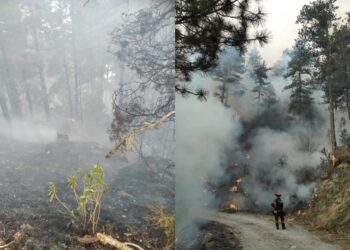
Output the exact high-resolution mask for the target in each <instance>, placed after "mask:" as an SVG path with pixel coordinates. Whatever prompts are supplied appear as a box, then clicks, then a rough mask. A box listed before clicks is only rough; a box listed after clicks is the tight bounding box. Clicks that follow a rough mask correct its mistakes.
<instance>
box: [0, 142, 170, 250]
mask: <svg viewBox="0 0 350 250" xmlns="http://www.w3.org/2000/svg"><path fill="white" fill-rule="evenodd" d="M0 141H1V144H0V190H1V192H0V201H1V203H0V241H2V242H9V241H11V240H12V239H13V235H14V234H15V232H16V231H18V230H19V228H20V226H21V225H23V224H29V225H31V226H32V228H33V229H32V230H30V231H29V232H28V233H27V234H26V236H25V238H24V240H23V247H24V249H109V248H107V247H105V246H102V245H99V244H95V245H81V244H79V242H78V241H77V240H76V236H82V235H83V234H84V232H82V231H80V230H79V228H77V227H76V226H74V225H72V224H71V223H70V219H69V217H68V216H67V215H66V214H65V213H64V211H63V210H62V209H61V207H60V206H59V205H57V204H56V203H51V202H50V201H49V200H48V185H49V183H50V182H55V183H57V186H58V195H59V196H60V197H61V198H62V200H66V201H68V202H69V201H72V196H71V194H70V192H69V190H68V189H67V188H66V186H65V182H66V179H67V177H68V176H69V175H72V174H74V173H75V171H76V170H77V169H78V168H81V169H83V170H88V169H89V168H90V167H91V166H92V165H93V164H95V163H100V164H101V165H102V166H103V167H104V170H105V172H106V182H107V184H108V186H109V190H108V192H107V194H106V196H105V197H104V200H103V205H102V211H101V222H100V230H99V231H101V232H105V233H106V234H109V235H111V236H113V237H114V238H116V239H118V240H120V241H129V242H133V243H136V244H139V245H140V246H142V247H143V248H145V249H161V246H162V244H164V242H165V236H164V234H163V232H162V231H161V230H159V229H157V228H156V227H155V226H154V225H151V224H150V223H149V222H147V221H145V219H144V217H145V216H146V215H147V214H148V213H149V210H148V208H147V207H148V206H149V205H152V204H155V203H160V204H162V205H163V206H165V207H166V208H167V209H168V210H170V211H173V209H174V173H173V169H169V168H167V167H168V166H169V165H170V163H169V162H168V161H166V160H159V159H152V158H149V159H147V165H146V164H145V162H144V161H143V160H138V161H135V162H133V163H125V162H122V161H120V160H118V158H116V157H112V158H110V159H106V158H105V157H104V156H105V154H106V152H108V148H104V147H102V146H100V145H98V144H96V143H86V142H66V141H61V142H53V143H48V144H38V143H25V144H24V143H21V142H18V141H17V142H16V141H12V140H8V139H5V138H0ZM71 205H72V206H73V207H74V204H73V203H71Z"/></svg>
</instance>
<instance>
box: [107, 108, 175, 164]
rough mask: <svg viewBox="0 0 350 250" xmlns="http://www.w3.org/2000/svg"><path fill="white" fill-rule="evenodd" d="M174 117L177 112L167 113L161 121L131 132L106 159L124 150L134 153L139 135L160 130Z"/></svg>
mask: <svg viewBox="0 0 350 250" xmlns="http://www.w3.org/2000/svg"><path fill="white" fill-rule="evenodd" d="M173 115H175V111H171V112H169V113H167V114H166V115H165V116H163V117H162V118H161V119H159V120H157V121H155V122H153V123H148V122H145V123H144V125H143V126H141V127H139V128H135V129H133V130H132V131H131V132H129V133H128V134H127V135H126V136H125V137H124V139H123V140H122V141H121V142H120V143H119V144H117V145H115V146H114V148H112V149H111V150H110V151H109V152H108V154H107V155H106V158H109V157H111V156H112V155H113V154H115V153H116V152H117V151H123V150H126V151H128V152H130V151H134V150H135V148H134V145H133V144H134V141H135V138H136V136H138V135H140V134H142V133H144V132H146V131H148V130H151V129H157V128H160V127H161V126H162V124H163V123H164V122H165V121H166V120H167V119H169V118H170V117H171V116H173Z"/></svg>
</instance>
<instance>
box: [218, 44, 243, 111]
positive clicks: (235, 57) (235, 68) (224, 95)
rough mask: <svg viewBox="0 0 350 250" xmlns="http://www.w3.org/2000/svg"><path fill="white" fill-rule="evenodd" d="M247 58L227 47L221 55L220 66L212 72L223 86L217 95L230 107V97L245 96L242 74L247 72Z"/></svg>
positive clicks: (219, 88)
mask: <svg viewBox="0 0 350 250" xmlns="http://www.w3.org/2000/svg"><path fill="white" fill-rule="evenodd" d="M244 64H245V58H244V56H243V55H242V54H240V53H239V51H237V50H236V49H235V48H230V47H227V48H225V49H224V51H223V52H222V53H221V54H220V57H219V63H218V66H217V67H216V68H215V69H214V71H213V72H212V74H213V77H214V79H215V80H217V81H220V82H221V83H222V84H221V85H220V86H219V87H218V90H219V91H218V92H216V93H215V95H216V96H217V97H219V99H220V101H221V102H222V103H223V104H224V105H225V106H228V99H229V95H230V94H231V92H230V90H232V94H233V95H243V94H244V92H245V88H244V87H243V86H242V84H241V79H242V74H243V73H244V72H245V67H244Z"/></svg>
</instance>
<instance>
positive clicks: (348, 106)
mask: <svg viewBox="0 0 350 250" xmlns="http://www.w3.org/2000/svg"><path fill="white" fill-rule="evenodd" d="M346 109H347V110H348V117H349V121H350V90H348V91H347V93H346Z"/></svg>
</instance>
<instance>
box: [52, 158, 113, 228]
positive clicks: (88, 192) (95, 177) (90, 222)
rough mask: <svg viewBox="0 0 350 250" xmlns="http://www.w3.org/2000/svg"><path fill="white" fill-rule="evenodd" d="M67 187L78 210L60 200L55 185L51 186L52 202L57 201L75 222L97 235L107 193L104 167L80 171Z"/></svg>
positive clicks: (97, 166)
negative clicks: (103, 199)
mask: <svg viewBox="0 0 350 250" xmlns="http://www.w3.org/2000/svg"><path fill="white" fill-rule="evenodd" d="M67 186H68V188H69V189H70V190H71V191H72V193H73V195H74V198H75V201H76V204H77V207H76V209H72V208H71V207H70V206H69V205H68V204H67V203H66V202H64V201H62V200H61V199H60V198H59V196H58V194H57V186H56V184H55V183H51V184H50V186H49V199H50V201H56V202H57V203H58V204H60V205H61V206H62V207H63V208H64V209H65V210H66V211H67V212H68V214H69V216H70V217H71V219H72V220H73V221H75V222H77V223H81V224H82V226H83V227H84V230H88V231H89V232H91V233H92V234H95V232H96V229H97V226H98V222H99V219H100V212H101V205H102V198H103V196H104V195H105V194H106V192H107V184H106V182H105V180H104V171H103V168H102V166H101V165H99V164H95V165H94V166H93V167H92V168H91V169H90V170H89V171H88V172H87V173H84V172H83V171H81V170H78V171H77V173H76V174H75V175H72V176H70V177H68V180H67Z"/></svg>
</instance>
